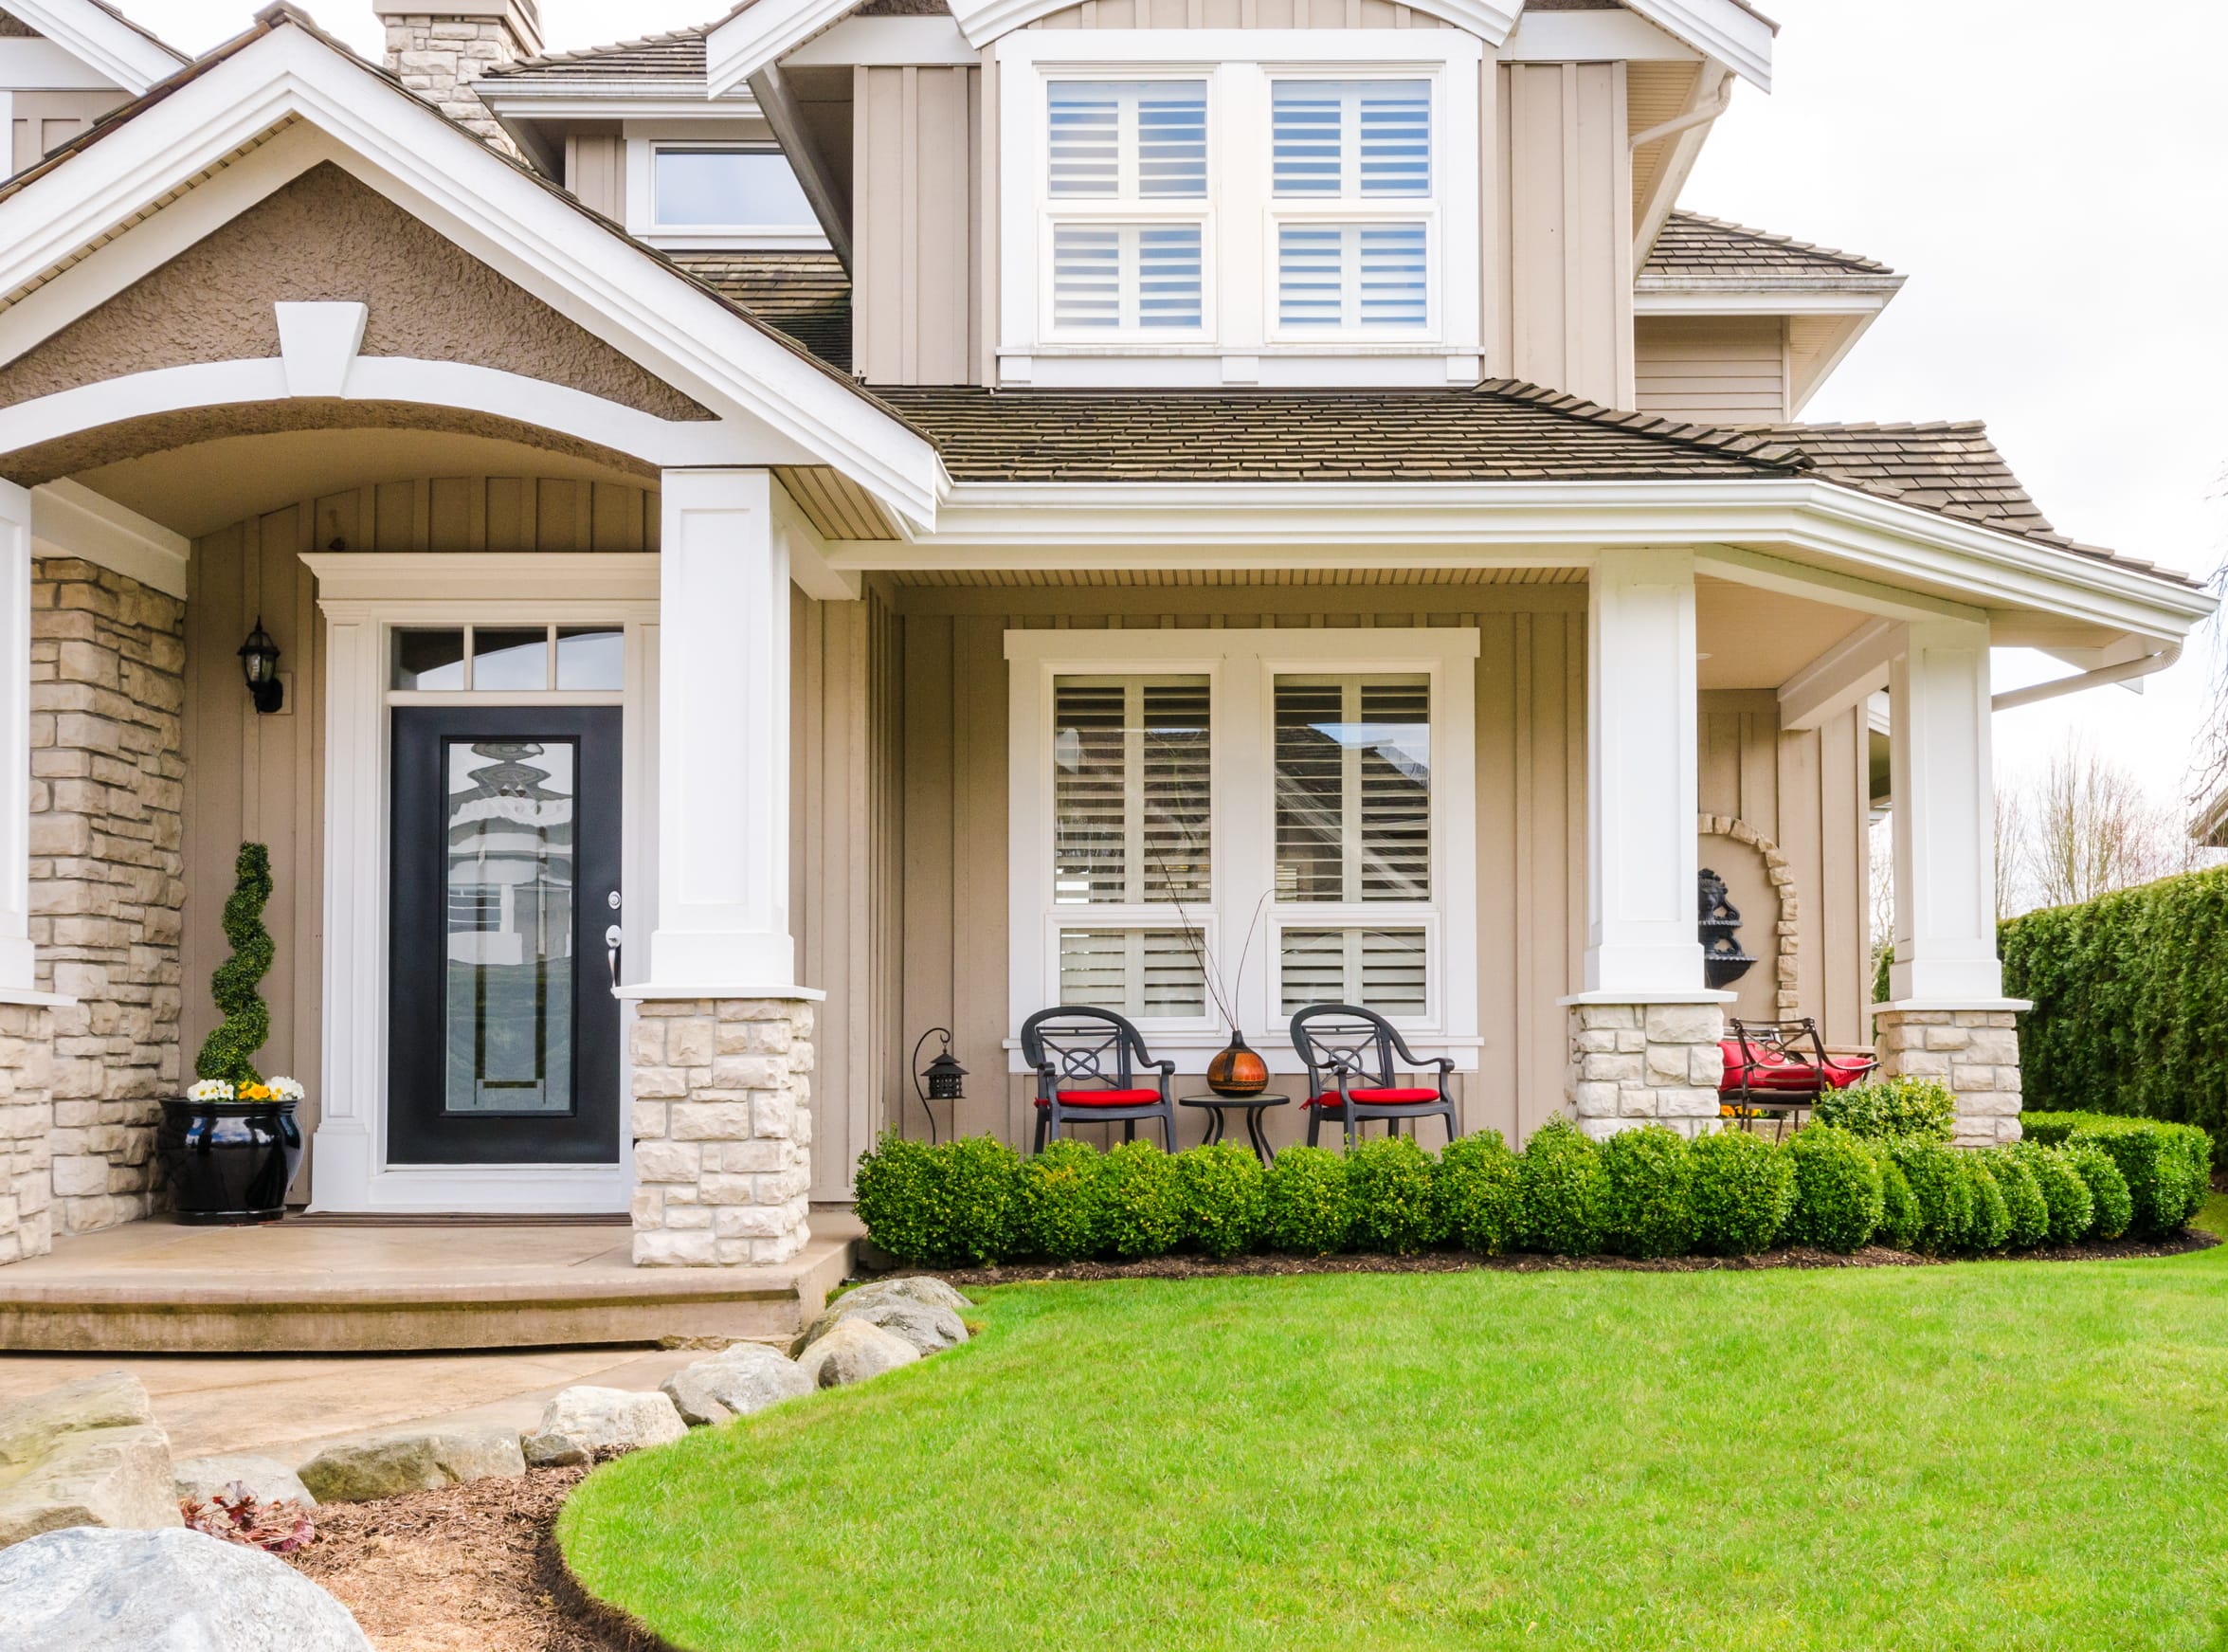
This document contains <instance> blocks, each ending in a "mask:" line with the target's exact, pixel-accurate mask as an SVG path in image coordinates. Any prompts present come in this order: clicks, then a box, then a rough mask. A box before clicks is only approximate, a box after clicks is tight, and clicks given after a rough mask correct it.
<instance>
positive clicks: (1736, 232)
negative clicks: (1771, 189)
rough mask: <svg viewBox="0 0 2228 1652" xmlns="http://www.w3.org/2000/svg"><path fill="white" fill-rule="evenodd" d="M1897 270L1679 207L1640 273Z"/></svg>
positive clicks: (1778, 273)
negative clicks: (1681, 209) (1679, 210)
mask: <svg viewBox="0 0 2228 1652" xmlns="http://www.w3.org/2000/svg"><path fill="white" fill-rule="evenodd" d="M1894 273H1895V272H1894V271H1893V270H1892V269H1890V268H1889V267H1888V266H1887V265H1886V264H1884V263H1880V262H1879V261H1878V260H1876V259H1870V258H1860V257H1858V256H1857V254H1856V253H1853V252H1836V251H1835V250H1834V249H1833V248H1831V247H1827V246H1813V245H1810V244H1809V243H1808V242H1803V241H1797V240H1795V239H1794V238H1793V237H1791V236H1786V235H1774V234H1772V233H1770V232H1769V231H1768V230H1764V229H1750V228H1748V227H1747V226H1745V225H1741V224H1728V223H1726V222H1725V221H1724V220H1723V219H1719V218H1705V217H1704V216H1703V215H1702V214H1701V213H1699V212H1677V211H1675V212H1673V213H1672V214H1671V216H1670V217H1669V218H1668V219H1666V220H1665V221H1664V224H1663V228H1662V231H1661V233H1659V234H1658V235H1657V237H1656V245H1655V248H1654V250H1652V251H1651V252H1650V253H1649V254H1648V262H1647V263H1645V264H1643V265H1641V266H1640V275H1641V277H1642V278H1643V279H1644V278H1646V277H1649V276H1688V277H1694V276H1717V277H1730V278H1736V279H1737V278H1748V279H1754V278H1756V277H1759V276H1776V277H1787V276H1815V277H1829V278H1830V277H1848V276H1892V275H1893V274H1894Z"/></svg>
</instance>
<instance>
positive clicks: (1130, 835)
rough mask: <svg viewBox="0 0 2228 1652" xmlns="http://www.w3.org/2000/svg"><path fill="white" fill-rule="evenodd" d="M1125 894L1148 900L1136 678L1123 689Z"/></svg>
mask: <svg viewBox="0 0 2228 1652" xmlns="http://www.w3.org/2000/svg"><path fill="white" fill-rule="evenodd" d="M1122 725H1123V727H1122V843H1123V845H1124V848H1123V853H1122V861H1123V865H1124V873H1125V875H1124V877H1123V879H1122V894H1123V897H1124V899H1127V900H1128V901H1129V902H1130V903H1131V904H1132V906H1142V905H1143V904H1144V903H1145V685H1144V684H1143V683H1141V682H1138V681H1134V680H1132V681H1130V682H1128V683H1126V684H1124V686H1123V690H1122Z"/></svg>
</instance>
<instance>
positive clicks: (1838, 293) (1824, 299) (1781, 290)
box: [1632, 276, 1903, 316]
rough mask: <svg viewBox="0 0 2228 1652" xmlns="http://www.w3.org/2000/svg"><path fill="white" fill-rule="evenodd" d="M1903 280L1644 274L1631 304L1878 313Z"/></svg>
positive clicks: (1636, 309) (1649, 309)
mask: <svg viewBox="0 0 2228 1652" xmlns="http://www.w3.org/2000/svg"><path fill="white" fill-rule="evenodd" d="M1902 285H1903V278H1902V277H1901V276H1893V277H1881V278H1875V279H1874V280H1871V281H1808V280H1787V281H1707V282H1705V281H1681V280H1679V279H1677V278H1676V277H1673V278H1664V277H1660V276H1642V277H1640V279H1639V281H1635V282H1634V283H1633V295H1632V309H1633V314H1634V315H1636V316H1876V315H1878V314H1879V313H1880V312H1881V311H1882V310H1884V309H1886V308H1887V307H1888V303H1889V300H1892V299H1893V298H1894V297H1895V294H1896V292H1897V291H1898V290H1899V289H1900V288H1901V287H1902Z"/></svg>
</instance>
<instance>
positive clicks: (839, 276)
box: [670, 252, 851, 372]
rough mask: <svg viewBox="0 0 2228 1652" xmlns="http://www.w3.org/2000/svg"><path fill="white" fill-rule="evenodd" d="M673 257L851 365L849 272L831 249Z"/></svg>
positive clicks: (772, 323)
mask: <svg viewBox="0 0 2228 1652" xmlns="http://www.w3.org/2000/svg"><path fill="white" fill-rule="evenodd" d="M670 256H671V258H672V260H673V262H674V263H677V264H679V266H680V267H681V268H682V269H685V270H687V271H688V272H689V274H691V275H693V276H695V277H696V278H697V280H698V281H702V282H703V283H704V284H705V285H706V286H708V287H710V288H711V289H712V290H713V291H714V292H715V293H717V294H719V296H720V297H722V298H724V299H728V300H732V301H733V302H734V303H737V304H740V305H741V306H742V307H743V308H744V309H746V310H748V311H750V312H751V314H752V315H753V316H755V317H757V318H758V319H759V320H761V321H763V322H765V323H766V324H767V325H768V326H769V327H772V328H776V329H778V330H779V331H781V332H782V333H785V334H787V335H788V336H789V337H791V338H793V339H795V340H796V341H797V342H798V343H799V344H801V345H803V346H804V347H805V348H806V350H809V351H810V352H812V354H815V355H817V356H819V357H820V359H821V360H823V361H824V362H826V363H827V364H828V365H829V366H830V367H835V368H841V369H842V370H843V371H844V372H849V371H850V369H851V278H850V277H849V276H847V275H845V274H844V273H843V264H842V260H841V259H839V258H837V257H836V255H835V254H834V253H832V252H676V253H673V254H671V255H670Z"/></svg>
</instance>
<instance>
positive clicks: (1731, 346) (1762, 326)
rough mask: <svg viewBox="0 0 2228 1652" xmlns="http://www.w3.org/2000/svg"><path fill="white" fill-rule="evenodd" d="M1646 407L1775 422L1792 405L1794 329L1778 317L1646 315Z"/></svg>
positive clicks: (1719, 421) (1640, 368) (1640, 332)
mask: <svg viewBox="0 0 2228 1652" xmlns="http://www.w3.org/2000/svg"><path fill="white" fill-rule="evenodd" d="M1633 354H1634V361H1635V370H1634V371H1635V373H1636V377H1637V381H1638V386H1639V401H1638V402H1637V403H1636V404H1635V405H1636V406H1637V407H1638V408H1639V410H1640V411H1641V412H1643V413H1659V414H1661V415H1663V416H1664V417H1665V418H1670V419H1684V420H1687V421H1688V422H1690V423H1693V424H1696V425H1762V424H1773V423H1777V422H1779V421H1781V420H1784V419H1787V418H1791V417H1792V416H1793V414H1792V412H1791V411H1790V409H1789V408H1788V406H1787V395H1788V392H1787V332H1786V325H1785V322H1784V319H1783V318H1780V317H1778V316H1643V317H1641V318H1639V320H1638V321H1637V322H1636V323H1635V325H1634V329H1633Z"/></svg>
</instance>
